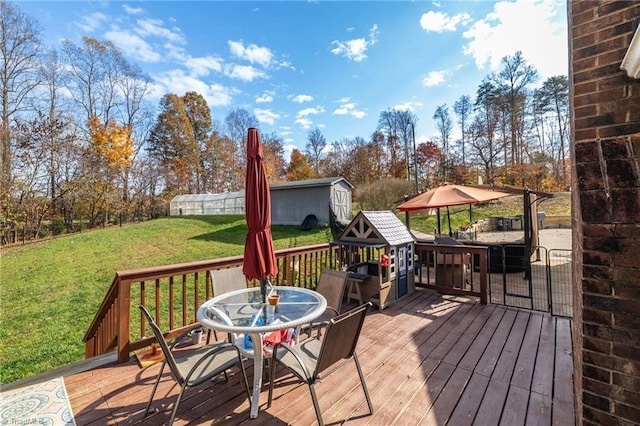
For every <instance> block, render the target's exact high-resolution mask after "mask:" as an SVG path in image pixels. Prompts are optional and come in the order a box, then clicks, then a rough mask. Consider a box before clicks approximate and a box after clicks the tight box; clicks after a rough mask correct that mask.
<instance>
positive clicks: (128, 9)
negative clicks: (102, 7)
mask: <svg viewBox="0 0 640 426" xmlns="http://www.w3.org/2000/svg"><path fill="white" fill-rule="evenodd" d="M122 8H123V9H124V11H125V13H127V14H129V15H140V14H141V13H142V12H144V9H142V8H141V7H131V6H129V5H128V4H124V5H122Z"/></svg>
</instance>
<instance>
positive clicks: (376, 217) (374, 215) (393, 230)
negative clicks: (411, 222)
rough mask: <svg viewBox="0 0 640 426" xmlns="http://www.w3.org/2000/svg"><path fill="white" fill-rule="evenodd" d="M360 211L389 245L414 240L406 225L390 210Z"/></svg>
mask: <svg viewBox="0 0 640 426" xmlns="http://www.w3.org/2000/svg"><path fill="white" fill-rule="evenodd" d="M361 213H362V215H363V216H364V217H366V218H367V220H368V221H369V222H370V223H371V225H372V226H373V227H374V228H375V229H377V230H378V232H379V233H380V236H381V237H382V238H384V239H385V240H387V242H388V243H389V244H390V245H392V246H396V245H399V244H406V243H410V242H412V241H414V239H413V235H411V233H410V232H409V230H407V227H406V225H405V224H404V223H402V221H401V220H400V219H398V216H396V215H395V214H393V212H392V211H388V210H387V211H362V212H361Z"/></svg>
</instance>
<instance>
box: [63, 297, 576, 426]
mask: <svg viewBox="0 0 640 426" xmlns="http://www.w3.org/2000/svg"><path fill="white" fill-rule="evenodd" d="M358 356H359V358H360V362H361V364H362V367H363V371H364V374H365V375H366V380H367V386H368V388H369V392H370V394H371V398H372V401H373V404H374V409H375V414H374V415H372V416H371V415H369V414H368V410H367V406H366V402H365V399H364V395H363V393H362V390H361V388H360V387H359V384H358V379H357V373H356V370H355V366H354V365H353V363H349V364H346V365H345V366H344V367H342V368H341V369H339V370H338V371H336V372H335V373H333V374H332V375H330V376H328V377H327V378H326V379H325V380H324V381H323V382H322V383H321V384H319V385H318V386H317V391H318V396H319V398H320V403H321V406H322V409H323V415H324V420H325V423H326V424H337V423H343V422H344V423H348V424H371V425H392V424H398V425H414V424H425V425H446V424H450V425H455V426H458V425H468V424H476V425H497V424H504V425H525V424H527V425H533V424H536V425H551V424H561V425H573V424H575V418H574V401H573V389H572V386H573V384H572V380H573V364H572V355H571V321H570V320H569V319H567V318H557V317H552V316H550V315H548V314H544V313H540V312H532V311H527V310H519V309H515V308H506V307H504V306H498V305H484V306H483V305H480V304H479V303H478V302H477V301H476V300H474V299H467V298H462V297H452V296H443V295H440V294H439V293H436V292H433V291H430V290H424V289H419V290H418V291H416V292H415V293H414V294H412V295H410V296H408V297H406V298H404V299H403V300H401V301H400V302H398V303H396V304H395V305H393V306H391V307H389V308H387V309H385V310H384V311H382V312H378V311H377V310H371V311H370V312H369V314H368V315H367V319H366V321H365V324H364V329H363V333H362V335H361V337H360V342H359V345H358ZM249 363H250V362H249ZM249 363H247V364H246V365H247V373H248V374H249V375H251V372H252V371H253V369H252V368H248V367H249ZM158 370H159V365H158V364H156V365H154V366H151V367H148V368H146V369H141V368H139V366H138V364H137V361H136V360H135V358H133V359H132V360H131V361H130V362H129V363H126V364H121V365H115V364H112V365H107V366H104V367H99V368H94V369H92V370H89V371H86V372H82V373H77V374H73V375H70V376H66V377H65V384H66V387H67V392H68V394H69V398H70V401H71V405H72V409H73V412H74V414H75V419H76V422H77V424H78V425H91V424H95V425H98V424H99V425H103V424H145V425H161V424H164V423H165V422H166V421H167V420H168V418H169V415H170V410H171V408H172V404H173V401H174V400H175V396H176V395H177V392H178V389H177V387H176V386H175V385H174V383H175V382H173V380H171V379H170V378H169V377H168V376H167V377H166V378H164V379H163V380H162V382H161V384H160V388H159V390H158V393H157V394H156V399H155V401H154V407H159V408H160V411H159V412H158V413H154V414H153V415H150V416H149V417H147V418H146V419H142V412H143V410H144V407H145V404H146V401H147V398H148V396H149V393H150V392H151V388H152V386H153V380H154V379H155V377H156V375H157V373H158ZM240 377H241V376H240V374H239V372H238V371H233V374H231V375H230V376H229V382H228V383H227V382H224V381H223V380H219V381H217V382H214V383H211V384H207V385H202V386H200V387H198V388H194V389H191V390H190V391H188V392H187V396H186V399H185V400H184V401H183V402H182V404H181V407H180V411H179V412H178V415H177V420H176V424H181V425H182V424H213V423H215V424H228V425H237V424H246V425H256V426H257V425H265V424H269V425H283V424H294V425H311V424H313V423H315V422H316V418H315V413H314V410H313V405H312V404H311V397H310V395H309V391H308V388H307V387H306V385H299V384H298V383H297V382H295V380H293V379H292V376H290V375H286V374H284V371H279V374H278V375H277V377H276V382H275V390H274V401H273V404H272V406H271V407H270V408H268V409H267V408H266V401H267V387H266V386H265V387H264V388H263V392H262V394H261V399H260V402H261V404H262V407H261V411H260V414H259V415H258V418H257V419H253V420H251V419H249V404H248V401H247V398H246V393H245V392H244V388H243V386H242V385H241V382H240ZM249 380H251V376H250V377H249Z"/></svg>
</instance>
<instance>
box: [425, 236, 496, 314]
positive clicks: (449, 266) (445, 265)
mask: <svg viewBox="0 0 640 426" xmlns="http://www.w3.org/2000/svg"><path fill="white" fill-rule="evenodd" d="M488 251H489V248H488V247H485V246H469V245H443V244H426V243H418V244H416V255H417V256H418V260H417V262H416V264H417V265H418V268H417V269H416V272H415V273H416V276H415V283H416V285H417V286H422V287H426V288H432V289H434V290H438V291H442V292H446V293H449V294H461V295H469V296H475V297H479V298H480V303H482V304H486V303H487V264H488V262H487V253H488Z"/></svg>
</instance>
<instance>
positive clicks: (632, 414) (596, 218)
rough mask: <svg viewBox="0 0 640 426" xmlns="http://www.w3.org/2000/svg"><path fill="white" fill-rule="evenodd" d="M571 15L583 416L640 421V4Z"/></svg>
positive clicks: (575, 5)
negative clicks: (629, 58) (628, 62)
mask: <svg viewBox="0 0 640 426" xmlns="http://www.w3.org/2000/svg"><path fill="white" fill-rule="evenodd" d="M568 15H569V32H570V37H569V44H570V52H571V68H570V76H569V79H570V86H571V95H572V96H571V98H572V114H573V117H572V125H573V129H572V130H573V132H572V133H573V141H572V156H573V158H574V168H573V188H574V194H575V195H574V197H573V231H574V232H573V236H574V237H573V238H574V241H573V244H574V252H575V253H576V254H577V255H576V259H575V262H574V290H575V291H574V299H575V303H574V310H575V312H574V348H575V351H574V365H575V373H576V376H575V379H576V380H575V390H576V401H577V403H578V407H577V408H578V421H579V422H580V423H584V424H640V80H633V79H631V78H629V77H627V76H626V73H625V72H624V71H622V70H620V63H621V62H622V58H623V57H624V55H625V53H626V51H627V48H628V46H629V43H630V42H631V38H632V37H633V33H634V31H635V28H636V26H637V22H638V20H639V19H640V2H638V1H584V0H573V1H570V3H569V14H568Z"/></svg>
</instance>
